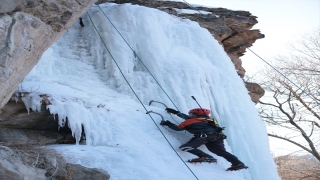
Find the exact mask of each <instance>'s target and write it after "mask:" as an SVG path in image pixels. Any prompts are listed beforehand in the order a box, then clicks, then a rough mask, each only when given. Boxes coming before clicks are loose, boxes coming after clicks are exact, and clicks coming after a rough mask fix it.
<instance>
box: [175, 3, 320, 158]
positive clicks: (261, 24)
mask: <svg viewBox="0 0 320 180" xmlns="http://www.w3.org/2000/svg"><path fill="white" fill-rule="evenodd" d="M180 2H184V1H182V0H181V1H180ZM187 2H188V3H190V4H198V5H205V6H210V7H222V8H226V9H231V10H245V11H249V12H250V13H251V14H252V15H253V16H257V17H258V18H257V20H258V23H257V24H256V25H255V26H253V28H252V29H259V30H260V32H261V33H262V34H264V35H265V38H263V39H258V40H257V41H256V42H255V43H254V44H253V46H252V47H250V49H251V50H252V51H253V52H255V53H256V54H258V55H259V56H260V57H261V58H263V59H264V60H265V61H267V62H268V63H269V64H271V65H273V64H274V63H273V62H272V60H273V58H274V57H276V56H278V55H289V54H290V50H289V49H288V45H289V44H294V43H295V42H297V40H299V39H300V38H301V36H302V35H304V34H305V33H310V32H311V31H313V30H315V29H319V28H320V1H319V0H280V1H278V0H214V1H213V0H187ZM241 60H242V65H243V67H244V69H245V70H246V75H248V76H255V75H258V73H259V70H260V69H261V68H263V66H265V65H266V63H265V62H263V61H262V60H261V59H260V58H259V57H257V56H256V55H254V54H253V53H252V52H250V51H248V50H247V52H246V53H245V55H244V56H242V57H241ZM270 131H276V132H279V130H276V129H270ZM269 139H270V145H271V150H272V153H273V154H274V155H275V156H280V155H286V154H290V153H298V154H301V153H303V152H304V151H301V150H302V149H301V148H299V147H297V146H295V145H293V144H291V143H288V142H286V141H283V140H279V139H276V138H269Z"/></svg>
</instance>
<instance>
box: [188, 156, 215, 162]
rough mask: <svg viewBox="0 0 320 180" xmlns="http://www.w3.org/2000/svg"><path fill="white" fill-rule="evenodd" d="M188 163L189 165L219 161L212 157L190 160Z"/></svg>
mask: <svg viewBox="0 0 320 180" xmlns="http://www.w3.org/2000/svg"><path fill="white" fill-rule="evenodd" d="M187 162H189V163H202V162H207V163H217V160H216V159H215V158H213V157H211V158H208V157H200V158H194V159H189V160H188V161H187Z"/></svg>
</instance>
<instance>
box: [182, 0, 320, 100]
mask: <svg viewBox="0 0 320 180" xmlns="http://www.w3.org/2000/svg"><path fill="white" fill-rule="evenodd" d="M182 1H184V2H185V3H186V4H187V5H188V6H189V7H190V8H192V9H194V10H196V11H198V12H199V13H200V14H201V15H202V17H203V18H205V19H207V20H209V21H211V22H212V23H215V22H214V21H213V20H211V19H210V18H208V17H207V16H206V15H205V14H202V13H201V12H200V11H199V10H198V9H196V8H195V7H194V6H192V5H191V4H189V3H188V2H187V1H185V0H182ZM215 24H216V25H217V26H218V27H219V28H220V29H221V30H222V31H223V32H225V33H226V34H229V36H230V37H232V38H233V39H235V40H236V41H237V42H238V43H239V44H240V45H241V46H244V47H245V48H247V49H248V50H249V51H250V52H251V53H253V54H254V55H255V56H257V57H258V58H259V59H260V60H262V61H263V62H265V63H266V64H267V65H268V66H270V67H271V68H272V69H273V70H275V71H276V72H277V73H279V74H280V75H281V76H283V77H284V78H285V79H286V80H288V81H289V82H290V83H292V84H293V85H294V86H295V87H296V88H298V89H297V91H298V90H301V91H302V92H303V93H305V94H306V95H307V96H309V97H310V98H311V99H313V100H314V101H315V102H316V103H317V104H320V103H319V102H318V101H317V100H316V99H315V98H314V97H312V96H311V95H310V94H309V93H307V92H306V91H304V90H303V89H301V87H299V86H298V85H296V84H295V83H294V82H293V81H291V80H290V79H289V78H288V77H286V76H285V75H284V74H283V73H281V72H280V71H279V70H278V69H277V68H275V67H274V66H272V65H271V64H270V63H268V62H267V61H266V60H264V59H263V58H262V57H260V56H259V55H258V54H257V53H255V52H254V51H252V50H251V49H250V48H249V47H248V46H247V45H245V44H244V43H242V42H241V41H240V40H239V39H238V38H236V37H234V36H233V35H232V34H230V33H228V32H227V31H226V30H225V29H224V28H223V27H222V26H220V25H219V24H217V23H215Z"/></svg>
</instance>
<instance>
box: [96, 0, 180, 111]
mask: <svg viewBox="0 0 320 180" xmlns="http://www.w3.org/2000/svg"><path fill="white" fill-rule="evenodd" d="M97 6H98V7H99V9H100V11H101V12H102V13H103V14H104V16H105V17H106V18H107V19H108V21H109V22H110V24H111V25H112V26H113V27H114V29H115V30H116V31H117V32H118V34H119V35H120V36H121V38H122V39H123V40H124V42H125V43H126V44H127V45H128V46H129V48H130V49H131V51H132V52H133V53H134V55H135V56H137V58H138V60H139V61H140V62H141V63H142V65H143V66H144V67H145V68H146V70H147V71H148V72H149V73H150V75H151V76H152V78H153V79H154V80H155V81H156V83H157V84H158V85H159V87H160V88H161V90H162V91H163V92H164V93H165V95H166V96H167V97H168V98H169V100H170V101H171V103H172V104H173V105H174V107H176V109H177V110H178V111H179V108H178V107H177V106H176V105H175V104H174V102H173V101H172V100H171V98H170V97H169V95H168V94H167V92H166V91H165V90H164V89H163V88H162V86H161V85H160V83H159V82H158V81H157V79H156V78H155V77H154V76H153V74H152V73H151V72H150V71H149V69H148V68H147V66H146V65H145V64H144V63H143V61H142V60H141V59H140V57H139V56H138V54H136V52H135V51H134V50H133V48H132V47H131V46H130V45H129V43H128V42H127V40H126V39H125V38H124V37H123V36H122V34H121V33H120V32H119V30H118V29H117V27H116V26H115V25H114V24H113V23H112V22H111V20H110V19H109V18H108V16H107V15H106V14H105V13H104V12H103V10H102V9H101V7H100V6H99V5H97Z"/></svg>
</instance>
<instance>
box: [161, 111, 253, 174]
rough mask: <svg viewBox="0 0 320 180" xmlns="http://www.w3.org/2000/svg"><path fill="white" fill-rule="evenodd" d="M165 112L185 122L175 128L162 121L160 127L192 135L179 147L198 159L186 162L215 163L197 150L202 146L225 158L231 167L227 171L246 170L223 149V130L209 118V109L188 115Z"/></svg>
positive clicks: (215, 160)
mask: <svg viewBox="0 0 320 180" xmlns="http://www.w3.org/2000/svg"><path fill="white" fill-rule="evenodd" d="M165 110H166V111H167V112H168V113H172V114H175V115H177V116H179V117H181V118H183V119H185V121H183V122H182V123H181V124H179V125H178V126H177V125H175V124H173V123H172V122H170V121H168V120H166V121H164V120H163V121H161V123H160V125H164V126H168V127H169V128H171V129H173V130H175V131H182V130H187V131H188V132H189V133H191V134H194V137H193V138H191V139H190V140H189V141H188V142H187V143H185V144H183V145H181V146H180V147H179V149H180V150H182V151H187V152H189V153H191V154H194V155H196V156H198V158H195V159H191V160H188V162H191V163H197V162H200V163H201V162H208V163H217V159H215V158H214V157H212V156H211V155H209V154H207V153H204V152H203V151H201V150H200V149H197V148H198V147H200V146H201V145H203V144H204V145H205V146H206V147H207V148H208V150H209V151H210V152H212V153H214V154H216V155H218V156H221V157H223V158H225V159H226V160H227V161H229V162H230V163H231V167H230V168H228V169H227V171H234V170H240V169H246V168H248V167H246V166H245V165H244V163H242V162H241V161H240V160H239V159H238V158H237V157H236V156H234V155H232V154H230V153H229V152H227V151H226V149H225V148H224V143H223V140H224V139H226V136H225V135H224V134H223V133H222V130H223V128H221V127H219V124H218V123H217V121H216V120H215V119H213V118H211V117H209V114H210V110H209V109H204V108H195V109H191V110H190V111H189V115H186V114H183V113H180V112H179V111H177V110H174V109H171V108H166V109H165Z"/></svg>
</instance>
